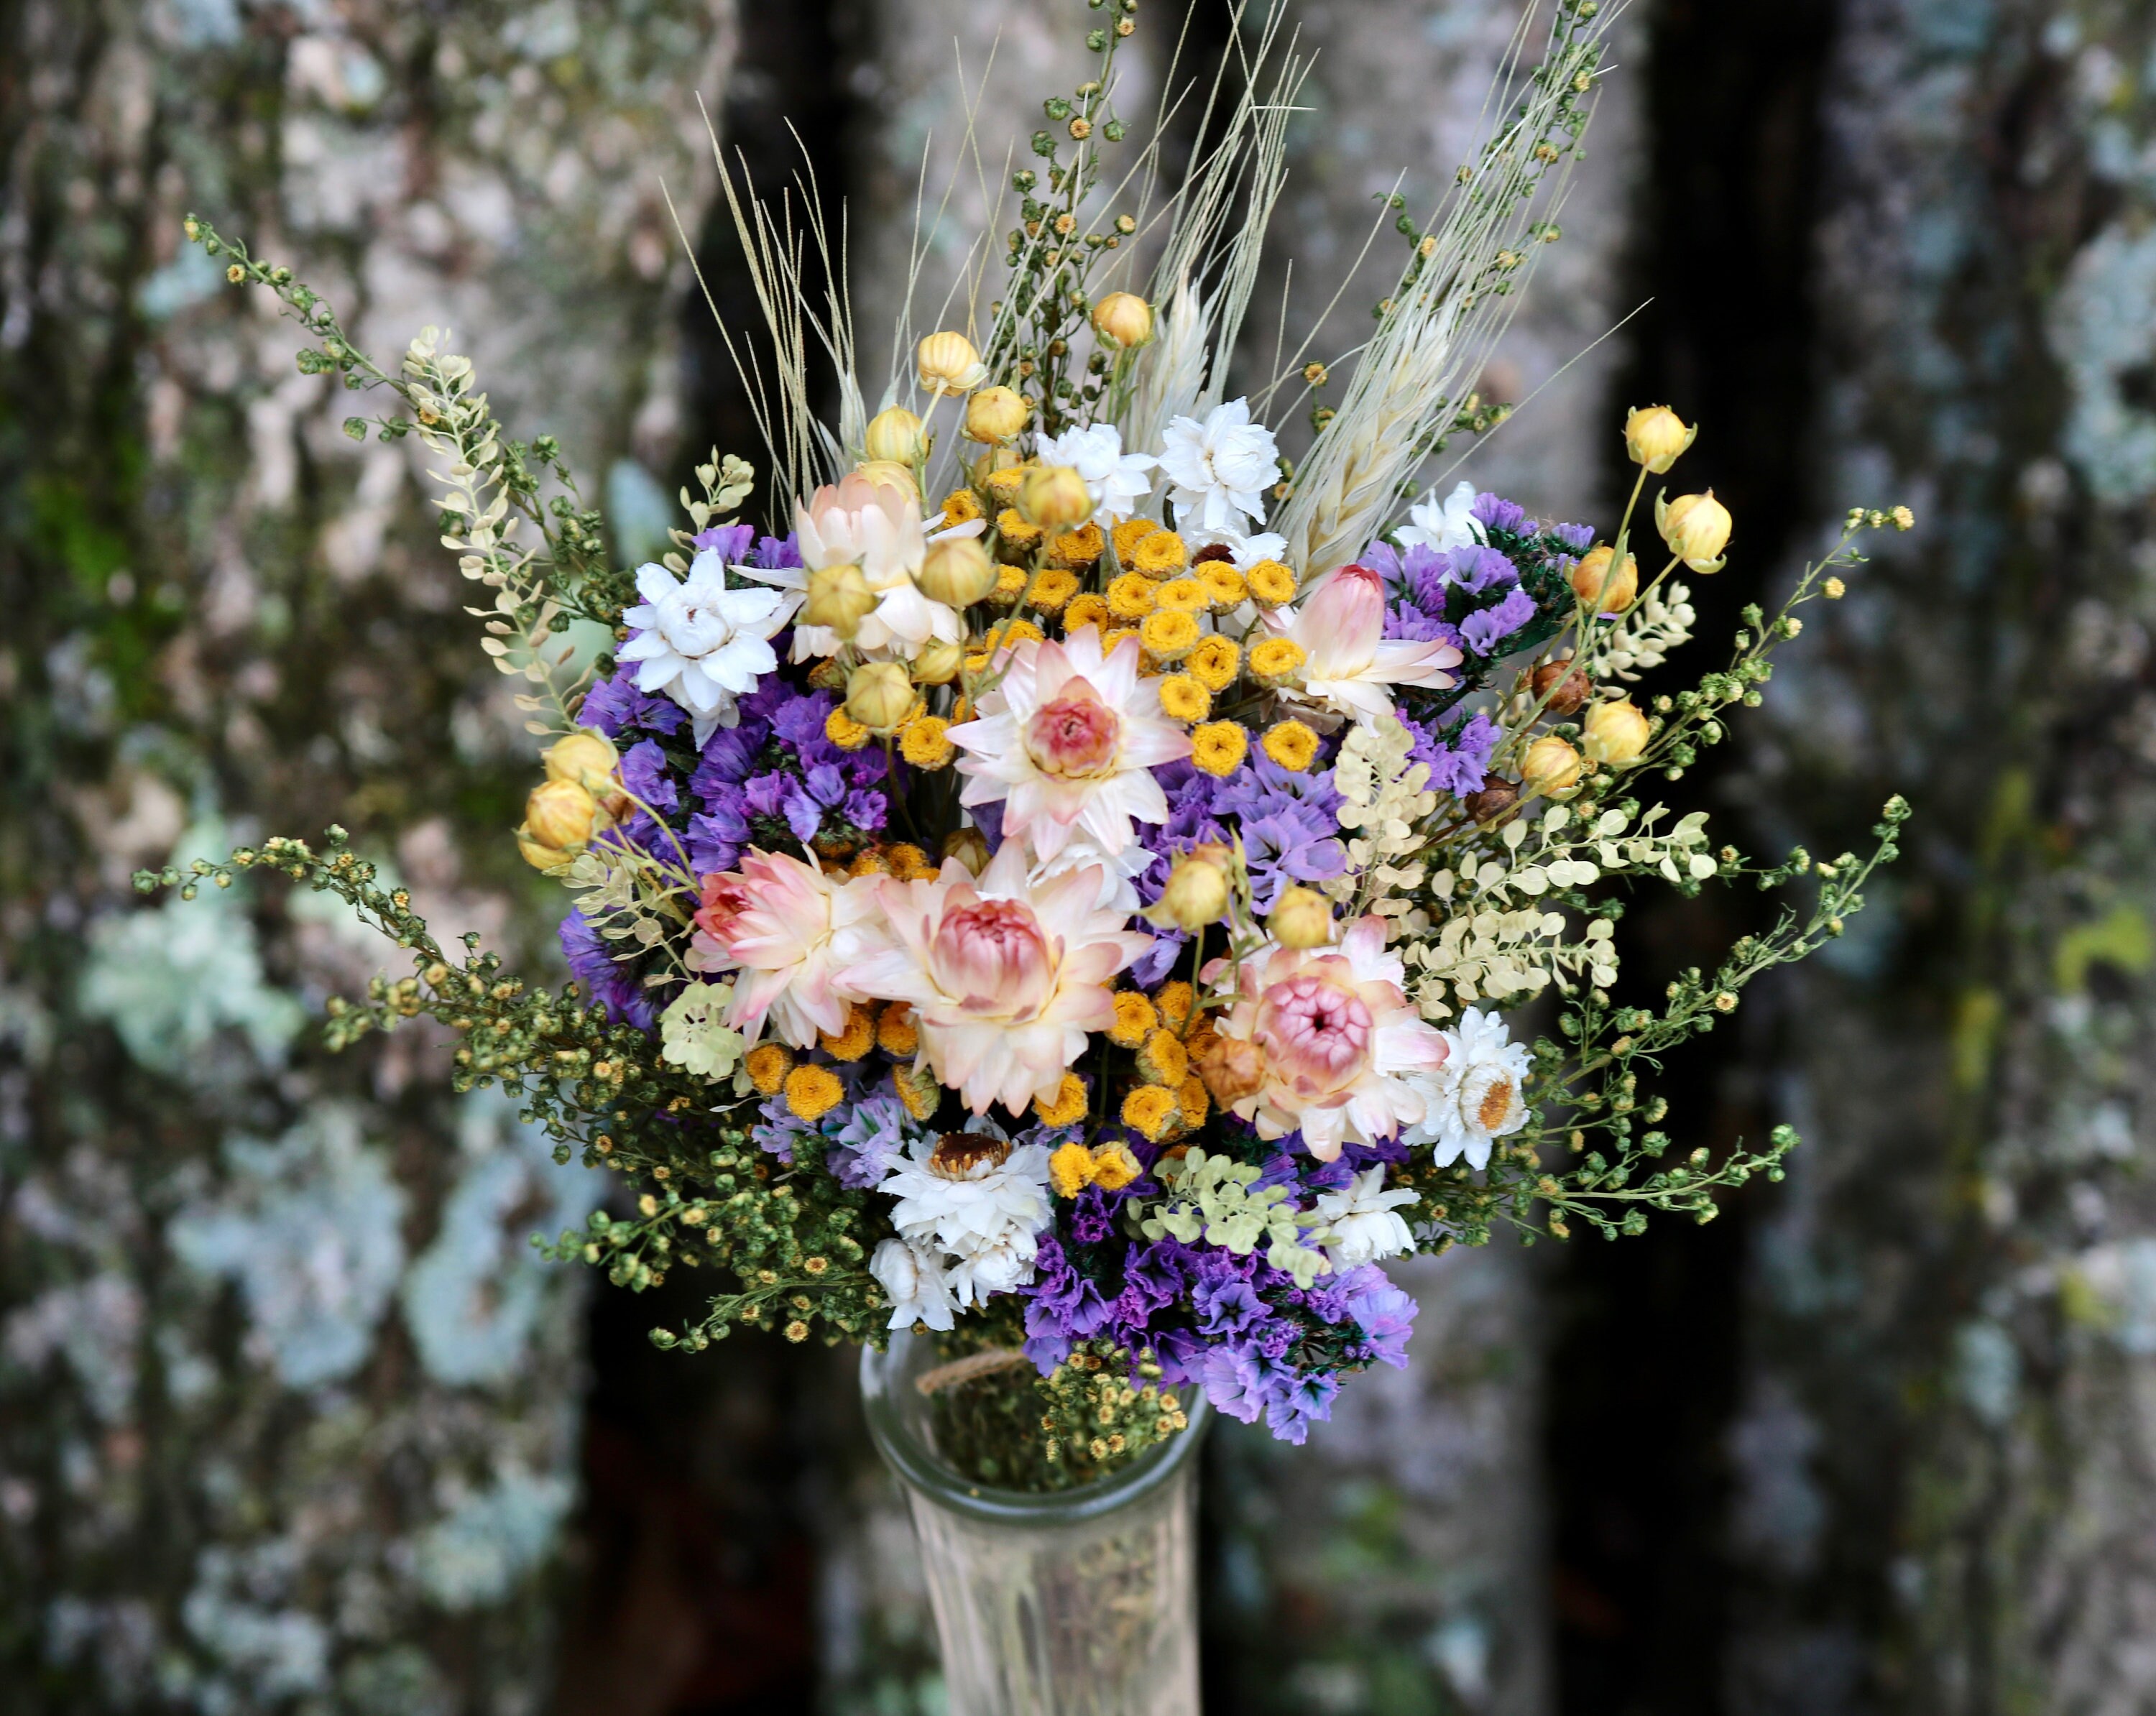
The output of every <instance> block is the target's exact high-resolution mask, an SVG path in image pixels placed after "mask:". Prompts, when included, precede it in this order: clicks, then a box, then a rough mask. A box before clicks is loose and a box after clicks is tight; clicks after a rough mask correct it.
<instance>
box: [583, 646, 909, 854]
mask: <svg viewBox="0 0 2156 1716" xmlns="http://www.w3.org/2000/svg"><path fill="white" fill-rule="evenodd" d="M836 703H837V700H836V699H835V698H834V697H833V696H832V695H831V694H830V693H829V691H795V690H794V689H793V687H792V686H789V685H788V684H787V683H786V682H785V681H783V680H782V679H780V678H779V677H778V676H777V675H773V676H771V677H770V678H768V679H767V680H765V681H764V682H763V683H762V685H760V686H757V688H756V690H755V691H752V692H751V693H750V694H749V695H748V696H746V697H744V698H742V701H741V706H740V718H739V721H738V722H737V724H736V725H735V726H733V727H721V728H720V729H719V730H718V731H717V732H715V733H713V734H712V735H711V738H710V739H709V740H708V741H707V742H706V743H705V746H704V750H703V754H702V755H701V757H699V758H697V760H696V770H695V772H694V773H692V774H691V775H690V778H689V791H690V794H691V796H693V797H694V798H695V799H696V801H697V804H698V806H699V808H698V809H697V810H696V812H695V814H692V815H691V816H690V819H689V826H688V830H687V835H686V842H685V843H686V845H687V846H688V850H689V858H690V862H691V863H692V864H693V865H694V866H696V873H697V874H698V875H699V876H707V875H709V874H711V872H712V871H719V870H731V869H732V868H733V866H734V865H735V864H736V863H737V862H738V861H739V860H740V857H741V853H742V848H743V847H744V846H747V845H752V844H757V845H767V846H778V845H784V844H785V843H786V842H787V841H788V840H798V841H799V842H800V843H801V844H802V845H804V846H806V845H814V844H815V843H816V841H817V840H819V839H824V838H830V839H836V840H850V839H852V838H854V837H855V835H856V834H875V833H877V832H879V831H880V830H881V829H882V827H883V825H884V820H885V817H886V816H887V815H888V814H889V810H890V806H889V804H888V802H887V800H886V799H885V796H884V793H883V791H882V787H883V783H884V778H885V773H886V772H887V768H886V764H885V760H884V756H883V753H881V752H880V751H871V750H860V751H842V750H840V749H839V747H838V746H836V745H834V744H833V743H832V742H831V741H830V740H829V738H827V737H824V723H825V722H827V721H828V720H829V718H830V714H831V711H832V710H833V709H834V707H835V706H836ZM625 762H626V759H624V763H625Z"/></svg>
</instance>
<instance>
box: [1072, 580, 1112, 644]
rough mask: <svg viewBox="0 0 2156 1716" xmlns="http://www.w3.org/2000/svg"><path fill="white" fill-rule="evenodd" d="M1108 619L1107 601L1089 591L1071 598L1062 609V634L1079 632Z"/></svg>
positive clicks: (1103, 597) (1104, 597)
mask: <svg viewBox="0 0 2156 1716" xmlns="http://www.w3.org/2000/svg"><path fill="white" fill-rule="evenodd" d="M1107 617H1108V599H1107V598H1106V596H1096V595H1095V594H1094V593H1092V592H1091V590H1088V591H1086V593H1085V594H1084V595H1082V596H1073V597H1072V598H1071V599H1070V601H1068V602H1067V603H1065V604H1064V608H1063V634H1064V635H1065V637H1068V636H1069V635H1070V634H1071V633H1072V632H1081V631H1083V630H1085V629H1086V627H1087V626H1089V625H1092V626H1097V625H1100V624H1103V623H1104V622H1105V621H1106V619H1107Z"/></svg>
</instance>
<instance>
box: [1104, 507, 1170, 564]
mask: <svg viewBox="0 0 2156 1716" xmlns="http://www.w3.org/2000/svg"><path fill="white" fill-rule="evenodd" d="M1159 529H1160V527H1159V526H1158V525H1157V524H1155V523H1154V522H1153V521H1152V520H1151V519H1150V518H1127V519H1125V520H1124V521H1122V523H1121V524H1119V525H1117V526H1116V527H1115V529H1114V530H1112V531H1111V532H1109V537H1110V539H1111V541H1112V542H1114V543H1115V545H1116V562H1117V563H1118V564H1121V565H1123V566H1128V565H1129V564H1130V563H1131V556H1132V554H1134V553H1136V552H1137V546H1138V544H1139V543H1140V542H1143V541H1144V540H1145V539H1146V538H1147V537H1150V536H1152V535H1154V534H1156V533H1157V532H1158V531H1159Z"/></svg>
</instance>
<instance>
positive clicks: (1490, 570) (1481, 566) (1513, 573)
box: [1443, 547, 1520, 596]
mask: <svg viewBox="0 0 2156 1716" xmlns="http://www.w3.org/2000/svg"><path fill="white" fill-rule="evenodd" d="M1445 562H1446V565H1445V573H1444V575H1443V582H1445V583H1449V584H1450V585H1452V586H1453V587H1454V588H1456V589H1461V590H1465V591H1466V593H1468V594H1469V595H1471V596H1479V595H1481V594H1482V593H1484V592H1485V591H1487V590H1491V589H1504V588H1508V587H1511V586H1514V585H1517V583H1519V581H1520V569H1519V568H1518V567H1517V566H1515V565H1513V564H1512V561H1511V560H1509V559H1508V558H1507V557H1505V556H1504V555H1502V554H1501V553H1499V552H1497V551H1496V549H1495V548H1481V547H1474V548H1455V549H1454V550H1452V552H1450V553H1449V554H1447V555H1446V556H1445Z"/></svg>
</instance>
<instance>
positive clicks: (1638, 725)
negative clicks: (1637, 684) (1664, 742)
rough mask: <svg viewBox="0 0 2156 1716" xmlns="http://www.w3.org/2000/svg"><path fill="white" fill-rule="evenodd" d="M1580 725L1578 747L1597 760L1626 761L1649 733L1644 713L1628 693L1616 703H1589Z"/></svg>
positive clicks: (1643, 746) (1638, 750)
mask: <svg viewBox="0 0 2156 1716" xmlns="http://www.w3.org/2000/svg"><path fill="white" fill-rule="evenodd" d="M1582 726H1583V727H1584V732H1583V733H1582V736H1581V738H1580V747H1581V748H1582V749H1583V750H1584V751H1585V752H1586V753H1587V754H1588V755H1589V756H1590V757H1592V758H1594V760H1595V761H1596V762H1597V763H1630V762H1632V761H1634V760H1635V758H1638V756H1639V755H1640V753H1641V752H1642V751H1644V750H1645V749H1646V748H1647V741H1648V740H1649V739H1650V737H1653V735H1652V734H1651V733H1650V732H1649V730H1648V727H1647V717H1646V716H1645V714H1643V713H1642V712H1640V706H1639V705H1638V704H1636V703H1635V702H1634V701H1632V700H1631V699H1630V697H1627V698H1625V700H1624V701H1621V702H1617V703H1590V704H1589V705H1588V708H1587V714H1586V716H1585V717H1584V719H1583V722H1582Z"/></svg>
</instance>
